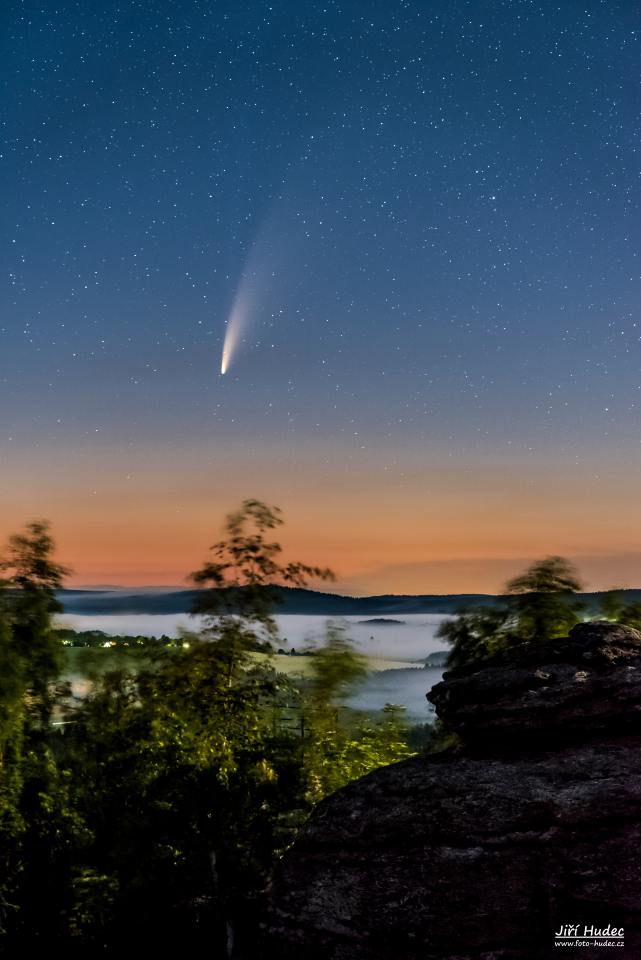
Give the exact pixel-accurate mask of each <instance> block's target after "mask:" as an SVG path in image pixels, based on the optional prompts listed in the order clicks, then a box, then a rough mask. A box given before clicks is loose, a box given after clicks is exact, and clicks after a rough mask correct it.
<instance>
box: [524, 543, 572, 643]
mask: <svg viewBox="0 0 641 960" xmlns="http://www.w3.org/2000/svg"><path fill="white" fill-rule="evenodd" d="M580 589H581V582H580V580H579V578H578V575H577V573H576V571H575V569H574V567H573V566H572V564H570V563H568V561H567V560H564V559H563V557H546V558H545V559H543V560H538V561H537V562H536V563H533V564H532V565H531V566H530V567H528V569H527V570H526V571H525V572H524V573H522V574H520V575H519V576H518V577H515V578H514V579H513V580H510V581H509V583H508V584H507V586H506V592H507V593H508V594H509V595H510V596H511V597H512V598H513V604H512V609H513V612H514V615H515V618H516V624H517V635H518V637H519V639H520V640H521V641H522V642H525V643H531V642H544V641H546V640H550V639H552V638H553V637H562V636H566V635H567V633H568V631H569V630H570V629H571V628H572V627H573V626H574V625H575V624H576V623H578V622H579V616H578V613H579V605H578V604H577V603H576V602H575V603H573V602H572V594H573V593H576V592H577V591H578V590H580Z"/></svg>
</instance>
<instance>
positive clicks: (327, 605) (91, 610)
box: [57, 587, 641, 617]
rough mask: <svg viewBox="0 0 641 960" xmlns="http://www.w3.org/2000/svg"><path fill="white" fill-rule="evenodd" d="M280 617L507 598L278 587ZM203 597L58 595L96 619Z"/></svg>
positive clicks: (591, 599) (629, 594) (193, 593)
mask: <svg viewBox="0 0 641 960" xmlns="http://www.w3.org/2000/svg"><path fill="white" fill-rule="evenodd" d="M274 593H275V594H276V596H277V601H278V603H277V607H276V613H289V614H308V615H310V616H311V615H319V616H328V617H336V616H339V617H340V616H367V617H371V616H392V615H399V614H412V613H456V612H458V611H459V610H461V609H462V608H465V607H480V606H492V605H493V604H496V603H497V602H501V601H504V600H505V598H503V597H497V596H494V595H493V594H486V593H460V594H447V595H438V594H423V595H419V596H404V595H402V594H384V595H382V596H379V597H343V596H340V595H339V594H335V593H323V592H321V591H317V590H305V589H300V588H297V587H277V588H275V590H274ZM619 594H620V596H621V598H622V599H623V600H625V602H626V603H636V602H641V590H621V591H619ZM603 595H604V593H603V592H598V593H580V594H577V595H576V599H577V600H579V601H582V602H583V604H584V605H585V607H584V609H585V614H586V616H587V615H590V614H592V613H593V612H595V611H597V610H598V608H599V604H600V600H601V598H602V597H603ZM198 596H199V591H198V590H168V591H167V592H166V593H163V592H162V591H158V590H155V591H151V592H141V593H136V592H135V590H134V589H132V591H131V592H129V593H128V592H126V591H125V590H61V591H59V593H58V594H57V597H58V600H59V601H60V603H61V604H62V606H63V608H64V611H65V613H77V614H84V615H86V616H94V615H96V616H97V615H100V614H110V613H114V614H115V613H120V614H136V613H142V614H172V613H189V612H190V611H191V610H193V609H194V603H195V601H196V599H197V597H198Z"/></svg>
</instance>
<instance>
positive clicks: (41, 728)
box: [0, 521, 82, 941]
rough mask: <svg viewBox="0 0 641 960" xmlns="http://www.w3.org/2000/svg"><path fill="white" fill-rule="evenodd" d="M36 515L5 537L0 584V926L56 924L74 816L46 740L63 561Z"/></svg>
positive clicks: (51, 928)
mask: <svg viewBox="0 0 641 960" xmlns="http://www.w3.org/2000/svg"><path fill="white" fill-rule="evenodd" d="M53 551H54V543H53V540H52V537H51V534H50V532H49V528H48V525H47V524H46V523H45V522H44V521H35V522H33V523H30V524H29V525H28V526H27V528H26V529H25V531H24V533H21V534H17V535H15V536H13V537H11V539H10V540H9V543H8V547H7V551H6V558H5V559H4V560H3V561H2V564H1V568H2V571H3V573H4V575H5V579H4V581H3V584H2V589H1V591H0V928H1V929H4V930H5V931H6V932H7V935H8V936H9V937H10V938H13V939H14V941H27V940H28V939H29V937H30V936H31V935H32V934H36V933H37V932H38V931H47V933H49V934H52V933H53V934H55V933H56V932H57V931H58V930H59V920H60V916H61V914H63V913H64V911H65V910H66V909H67V907H68V905H69V897H70V888H69V885H68V883H67V882H66V880H67V874H66V869H65V864H67V863H68V860H69V856H70V851H71V850H72V849H73V848H74V846H75V844H76V843H77V842H78V839H79V836H80V835H81V833H82V825H81V823H80V822H79V821H78V820H77V818H76V817H75V815H74V813H73V811H72V810H71V809H70V806H69V796H68V785H67V783H66V780H65V776H64V772H63V771H61V770H60V769H59V768H58V766H57V764H56V760H55V755H54V752H53V749H52V729H51V714H52V710H53V707H54V703H55V696H56V694H55V681H56V680H57V677H58V673H59V670H60V667H61V663H62V648H61V645H60V643H59V641H58V639H57V636H56V634H55V631H54V630H53V627H52V622H51V618H52V614H53V613H55V612H56V611H58V610H60V609H61V608H60V605H59V603H58V601H57V599H56V591H57V590H58V589H60V587H61V586H62V582H63V577H64V576H65V575H66V573H67V570H66V568H65V567H63V566H62V565H60V564H58V563H56V562H55V561H54V559H53Z"/></svg>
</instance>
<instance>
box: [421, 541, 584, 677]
mask: <svg viewBox="0 0 641 960" xmlns="http://www.w3.org/2000/svg"><path fill="white" fill-rule="evenodd" d="M580 589H581V583H580V580H579V578H578V575H577V573H576V571H575V569H574V567H573V566H572V564H570V563H569V562H568V561H567V560H565V559H564V558H563V557H556V556H551V557H545V558H544V559H543V560H537V561H536V562H535V563H533V564H531V566H529V567H528V568H527V570H525V571H524V572H523V573H522V574H519V576H517V577H514V578H513V579H512V580H510V581H509V582H508V583H507V584H506V587H505V591H504V599H503V601H499V602H497V603H496V604H495V605H492V606H487V607H481V608H478V609H475V610H464V611H461V613H460V614H459V615H458V616H457V617H455V618H454V619H452V620H446V621H444V622H443V623H442V624H441V626H440V627H439V630H438V633H437V636H439V637H442V638H443V639H445V640H446V641H447V642H448V643H449V644H450V645H451V647H452V650H451V653H450V656H449V658H448V666H449V667H450V668H452V669H458V668H460V667H464V666H467V665H469V664H476V663H480V662H482V661H484V660H486V659H487V658H488V657H491V656H493V655H495V654H497V653H500V652H501V651H506V650H509V649H510V648H514V647H517V646H519V645H522V644H529V643H545V642H547V641H548V640H551V639H553V638H554V637H560V636H565V635H566V634H567V633H568V631H569V630H570V629H571V628H572V627H573V626H574V624H575V623H578V621H579V611H580V609H581V607H580V604H579V603H578V602H577V601H576V598H575V593H576V592H577V591H578V590H580Z"/></svg>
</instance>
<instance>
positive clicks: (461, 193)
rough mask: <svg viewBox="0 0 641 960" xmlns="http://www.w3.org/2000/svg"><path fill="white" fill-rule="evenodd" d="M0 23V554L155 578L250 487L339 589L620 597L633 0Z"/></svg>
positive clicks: (639, 74)
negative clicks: (231, 351) (552, 577)
mask: <svg viewBox="0 0 641 960" xmlns="http://www.w3.org/2000/svg"><path fill="white" fill-rule="evenodd" d="M0 22H1V30H0V73H1V75H2V84H3V97H2V105H1V107H0V110H1V113H2V130H3V145H2V150H1V154H2V155H1V157H0V171H1V175H2V183H3V185H4V189H3V191H2V199H1V203H2V206H3V212H2V219H1V227H0V229H1V238H0V245H1V249H2V262H3V287H2V307H1V313H0V409H1V410H2V417H1V420H0V471H1V473H0V476H1V481H2V487H1V489H2V510H1V513H0V535H2V536H4V535H6V534H8V533H9V532H11V531H13V530H15V529H17V528H18V527H19V526H20V525H21V524H22V523H23V522H24V521H25V520H28V519H31V518H33V517H34V516H44V517H48V518H49V519H50V520H51V521H52V523H53V525H54V532H55V535H56V536H57V539H58V542H59V545H60V551H59V552H60V557H61V559H63V560H64V561H65V562H68V563H70V564H71V565H72V566H73V567H74V568H75V570H76V575H75V582H76V583H104V582H111V583H114V582H116V583H132V584H133V583H138V584H143V583H180V582H181V581H182V579H183V577H184V576H185V575H186V574H187V573H188V572H189V571H190V570H192V569H194V568H196V567H197V566H199V565H200V563H201V561H202V560H203V559H204V557H205V554H206V548H207V546H208V545H209V544H210V543H211V542H212V541H213V540H214V539H216V537H217V535H218V528H219V525H220V522H221V520H222V517H223V515H224V513H226V512H227V511H228V510H229V509H232V508H234V507H235V506H237V504H238V503H239V501H240V500H241V499H242V498H243V497H247V496H254V497H259V498H262V499H265V500H267V501H269V502H274V503H277V504H279V505H280V506H281V507H282V508H283V509H284V511H285V515H286V518H287V520H288V525H287V527H286V528H285V530H284V532H283V539H284V541H285V542H286V544H287V547H288V551H289V554H290V555H291V556H292V557H296V558H298V559H303V560H307V561H309V562H315V563H321V564H325V563H327V564H330V565H331V566H333V567H334V568H335V569H336V570H337V572H338V574H339V584H338V586H339V588H341V589H349V590H351V591H354V592H369V591H376V592H381V591H384V590H389V591H391V590H394V591H407V592H418V591H420V592H448V591H449V592H459V591H463V590H494V589H497V588H498V587H500V585H501V583H502V581H503V580H504V579H505V578H506V577H507V576H510V575H512V574H513V573H515V572H517V571H518V569H519V567H520V566H522V565H523V563H525V562H527V560H528V559H530V558H532V557H536V556H539V555H541V554H545V553H561V554H565V555H569V556H572V557H575V558H576V559H577V560H578V562H579V563H580V565H581V568H582V569H583V571H584V573H585V574H586V577H587V579H588V580H589V582H590V584H591V585H593V586H611V585H614V584H621V585H624V584H625V585H630V586H641V496H640V492H639V489H640V488H639V467H640V466H641V419H640V414H641V376H640V368H641V364H640V359H641V325H640V310H639V304H640V296H641V263H640V254H639V252H640V246H641V211H640V209H639V208H640V206H641V204H640V193H639V190H640V184H641V181H640V169H641V167H640V164H641V143H640V132H641V123H640V106H639V105H640V104H641V70H640V66H641V63H640V60H641V57H640V51H641V46H640V41H641V12H640V10H639V6H638V3H637V2H636V0H584V2H575V0H563V2H559V0H556V2H546V0H504V2H501V0H468V2H466V0H430V2H427V0H421V2H419V0H372V2H363V0H345V2H332V0H324V2H321V0H310V2H308V3H303V4H301V3H298V2H294V0H280V2H279V0H271V3H267V2H262V0H248V2H247V3H242V4H240V3H238V2H236V0H234V2H231V0H229V2H227V0H217V2H215V3H211V2H204V0H203V2H199V0H189V2H187V0H184V2H178V0H173V2H170V0H144V2H143V0H141V2H139V3H135V2H123V0H118V2H114V0H105V2H101V3H97V2H92V0H89V2H86V0H82V2H70V0H60V2H58V3H56V4H55V5H52V4H48V3H45V2H44V0H39V2H36V0H24V2H18V0H6V3H4V4H3V6H2V12H1V13H0ZM234 303H236V304H237V305H238V304H240V307H241V309H242V310H243V311H244V315H243V321H244V338H243V340H242V342H240V343H239V348H238V350H237V352H236V353H235V355H234V357H233V360H232V365H231V368H230V370H229V372H228V373H227V374H226V376H224V377H221V376H220V372H219V371H220V362H221V351H222V344H223V338H224V334H225V324H226V321H227V319H228V317H229V315H230V312H231V311H232V308H233V305H234Z"/></svg>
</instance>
